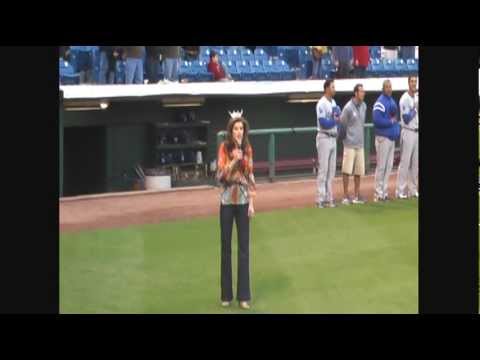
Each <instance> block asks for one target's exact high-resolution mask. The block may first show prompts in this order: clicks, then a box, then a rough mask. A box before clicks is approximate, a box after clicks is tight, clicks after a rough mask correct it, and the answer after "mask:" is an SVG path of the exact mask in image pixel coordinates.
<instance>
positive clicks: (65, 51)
mask: <svg viewBox="0 0 480 360" xmlns="http://www.w3.org/2000/svg"><path fill="white" fill-rule="evenodd" d="M59 52H60V59H63V60H64V61H68V62H70V60H71V57H72V55H71V53H70V46H60V48H59Z"/></svg>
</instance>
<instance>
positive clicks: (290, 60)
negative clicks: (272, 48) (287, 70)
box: [280, 46, 300, 67]
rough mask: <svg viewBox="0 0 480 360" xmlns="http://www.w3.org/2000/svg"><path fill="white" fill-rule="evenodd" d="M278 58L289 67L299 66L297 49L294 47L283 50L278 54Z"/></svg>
mask: <svg viewBox="0 0 480 360" xmlns="http://www.w3.org/2000/svg"><path fill="white" fill-rule="evenodd" d="M280 58H281V59H282V60H284V61H285V62H286V63H287V64H288V65H290V67H298V66H299V65H300V61H299V56H298V49H297V48H296V47H295V46H291V47H285V48H283V50H281V52H280Z"/></svg>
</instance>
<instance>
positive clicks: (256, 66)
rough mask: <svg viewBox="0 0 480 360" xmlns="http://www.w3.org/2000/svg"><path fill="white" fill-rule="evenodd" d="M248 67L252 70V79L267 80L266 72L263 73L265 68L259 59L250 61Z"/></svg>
mask: <svg viewBox="0 0 480 360" xmlns="http://www.w3.org/2000/svg"><path fill="white" fill-rule="evenodd" d="M250 69H251V71H252V74H253V78H254V80H257V81H265V80H268V77H267V74H266V73H265V69H264V68H263V66H262V63H261V62H260V61H259V60H252V61H250Z"/></svg>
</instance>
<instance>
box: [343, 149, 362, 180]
mask: <svg viewBox="0 0 480 360" xmlns="http://www.w3.org/2000/svg"><path fill="white" fill-rule="evenodd" d="M342 173H344V174H348V175H360V176H363V175H365V156H364V154H363V148H360V149H353V148H348V147H344V148H343V162H342Z"/></svg>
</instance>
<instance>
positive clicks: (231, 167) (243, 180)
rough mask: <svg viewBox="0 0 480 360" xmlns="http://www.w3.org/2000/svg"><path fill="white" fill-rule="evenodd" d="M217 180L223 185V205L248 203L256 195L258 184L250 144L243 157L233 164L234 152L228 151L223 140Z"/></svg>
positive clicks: (219, 152) (219, 150) (220, 148)
mask: <svg viewBox="0 0 480 360" xmlns="http://www.w3.org/2000/svg"><path fill="white" fill-rule="evenodd" d="M217 158H218V164H217V181H218V182H219V183H220V186H221V189H222V191H221V195H220V198H221V203H222V205H244V204H248V202H249V197H252V198H253V197H255V195H256V191H255V190H256V186H255V177H254V176H253V150H252V147H251V146H249V147H248V148H247V149H246V151H245V152H244V154H243V159H242V160H239V161H237V162H236V163H235V164H233V154H232V153H231V152H230V153H228V150H227V147H226V145H225V143H224V142H223V143H222V144H221V145H220V147H219V149H218V157H217Z"/></svg>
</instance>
